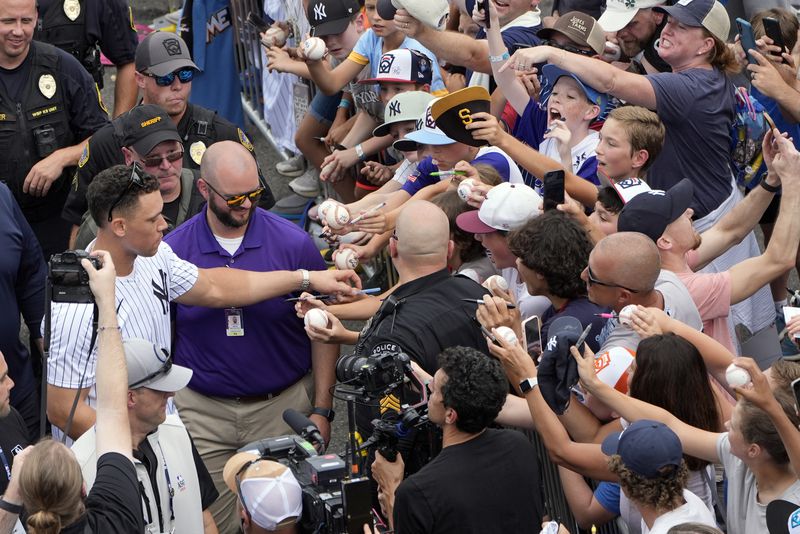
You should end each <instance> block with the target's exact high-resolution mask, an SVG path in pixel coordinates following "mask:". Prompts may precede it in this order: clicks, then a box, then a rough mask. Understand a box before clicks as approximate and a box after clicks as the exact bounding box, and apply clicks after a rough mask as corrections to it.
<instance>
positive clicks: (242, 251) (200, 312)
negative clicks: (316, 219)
mask: <svg viewBox="0 0 800 534" xmlns="http://www.w3.org/2000/svg"><path fill="white" fill-rule="evenodd" d="M164 240H165V241H166V242H167V243H168V244H169V245H170V246H171V247H172V250H174V251H175V254H177V255H178V256H179V257H180V258H183V259H184V260H187V261H190V262H192V263H194V264H195V265H197V266H198V267H200V268H201V269H208V268H213V267H230V268H232V269H244V270H251V271H280V270H289V271H293V270H296V269H308V270H313V271H319V270H324V269H326V266H325V262H324V261H323V259H322V256H321V255H320V253H319V251H318V250H317V248H316V247H315V246H314V243H313V242H312V241H311V238H310V237H309V236H308V234H306V233H305V232H304V231H303V230H302V229H300V228H299V227H298V226H296V225H295V224H293V223H291V222H289V221H286V220H285V219H282V218H280V217H278V216H276V215H273V214H271V213H269V212H268V211H265V210H262V209H261V208H256V211H255V212H254V213H253V216H252V218H251V220H250V223H249V225H248V227H247V232H246V233H245V235H244V240H243V241H242V244H241V245H240V246H239V250H237V251H236V254H234V255H233V256H231V255H230V254H229V253H228V252H227V251H226V250H225V249H224V248H222V247H221V246H220V245H219V243H218V242H217V240H216V239H215V238H214V236H213V234H212V233H211V229H210V228H209V226H208V221H207V220H206V211H205V210H203V211H202V212H200V213H198V214H197V215H195V216H194V217H192V218H191V219H189V220H188V221H186V222H184V223H183V224H182V225H180V226H179V227H178V228H176V229H175V230H173V231H172V232H170V233H169V235H168V236H167V237H166V238H165V239H164ZM288 296H289V295H284V296H281V297H278V298H274V299H269V300H265V301H263V302H260V303H258V304H255V305H253V306H246V307H244V308H242V309H241V310H242V311H241V313H242V326H243V328H244V335H243V336H241V337H235V336H228V335H227V334H226V325H227V321H226V315H225V310H224V309H215V308H205V307H200V306H185V305H182V304H177V303H174V302H173V304H172V306H173V317H174V319H175V348H174V354H175V363H177V364H180V365H184V366H186V367H189V368H191V369H192V370H193V371H194V375H193V376H192V380H191V382H189V387H190V388H192V389H193V390H195V391H197V392H199V393H201V394H203V395H208V396H215V397H241V396H249V395H264V394H267V393H274V392H278V391H281V390H283V389H285V388H286V387H288V386H290V385H292V384H294V383H295V382H297V381H298V380H299V379H300V378H302V377H303V376H305V375H306V374H307V373H308V371H309V370H310V369H311V342H310V341H309V339H308V336H306V333H305V331H304V330H303V321H302V319H299V318H298V317H297V316H296V315H295V312H294V306H293V303H287V302H284V298H286V297H288Z"/></svg>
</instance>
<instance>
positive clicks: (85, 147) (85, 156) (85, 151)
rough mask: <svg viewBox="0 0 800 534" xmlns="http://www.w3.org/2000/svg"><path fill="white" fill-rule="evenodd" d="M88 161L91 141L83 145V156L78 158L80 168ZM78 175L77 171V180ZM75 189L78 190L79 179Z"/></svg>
mask: <svg viewBox="0 0 800 534" xmlns="http://www.w3.org/2000/svg"><path fill="white" fill-rule="evenodd" d="M87 161H89V143H88V142H87V143H86V144H85V145H83V152H81V157H80V159H79V160H78V168H79V169H82V168H83V166H84V165H86V162H87ZM77 177H78V174H77V173H75V178H76V180H77ZM75 190H76V191H77V190H78V184H77V181H76V183H75Z"/></svg>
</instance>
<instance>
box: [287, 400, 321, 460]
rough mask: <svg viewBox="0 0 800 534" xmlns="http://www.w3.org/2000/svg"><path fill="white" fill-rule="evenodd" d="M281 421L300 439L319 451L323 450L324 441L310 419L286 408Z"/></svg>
mask: <svg viewBox="0 0 800 534" xmlns="http://www.w3.org/2000/svg"><path fill="white" fill-rule="evenodd" d="M283 420H284V422H286V424H287V425H289V426H290V427H291V428H292V430H293V431H294V432H295V433H297V434H298V435H299V436H300V437H301V438H303V439H305V440H307V441H310V442H312V443H314V444H315V445H317V448H318V449H319V450H325V440H324V439H322V434H320V433H319V428H317V425H315V424H314V423H313V422H312V421H311V419H309V418H308V417H306V416H305V415H303V414H301V413H300V412H298V411H297V410H294V409H292V408H287V409H286V410H284V411H283Z"/></svg>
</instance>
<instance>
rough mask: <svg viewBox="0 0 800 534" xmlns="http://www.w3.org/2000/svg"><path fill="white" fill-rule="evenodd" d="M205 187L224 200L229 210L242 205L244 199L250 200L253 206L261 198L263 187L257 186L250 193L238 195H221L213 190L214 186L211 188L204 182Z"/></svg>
mask: <svg viewBox="0 0 800 534" xmlns="http://www.w3.org/2000/svg"><path fill="white" fill-rule="evenodd" d="M206 185H207V186H208V188H209V189H211V191H213V192H214V193H216V194H217V195H218V196H219V197H220V198H221V199H222V200H224V201H225V203H226V204H227V205H228V207H229V208H238V207H239V206H241V205H242V204H244V201H245V200H246V199H250V202H252V203H253V204H255V203H256V202H258V199H259V198H261V195H263V194H264V187H263V186H259V187H258V188H257V189H253V190H252V191H249V192H247V193H239V194H238V195H223V194H222V193H220V192H219V191H217V190H216V189H214V186H212V185H211V184H210V183H208V182H206Z"/></svg>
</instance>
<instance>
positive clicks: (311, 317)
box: [303, 308, 328, 328]
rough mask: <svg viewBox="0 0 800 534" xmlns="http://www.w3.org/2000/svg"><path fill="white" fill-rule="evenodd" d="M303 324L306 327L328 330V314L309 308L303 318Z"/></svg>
mask: <svg viewBox="0 0 800 534" xmlns="http://www.w3.org/2000/svg"><path fill="white" fill-rule="evenodd" d="M303 322H304V323H305V324H306V326H313V327H315V328H328V314H327V313H326V312H325V310H320V309H319V308H311V309H310V310H308V311H307V312H306V314H305V316H304V317H303Z"/></svg>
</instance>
